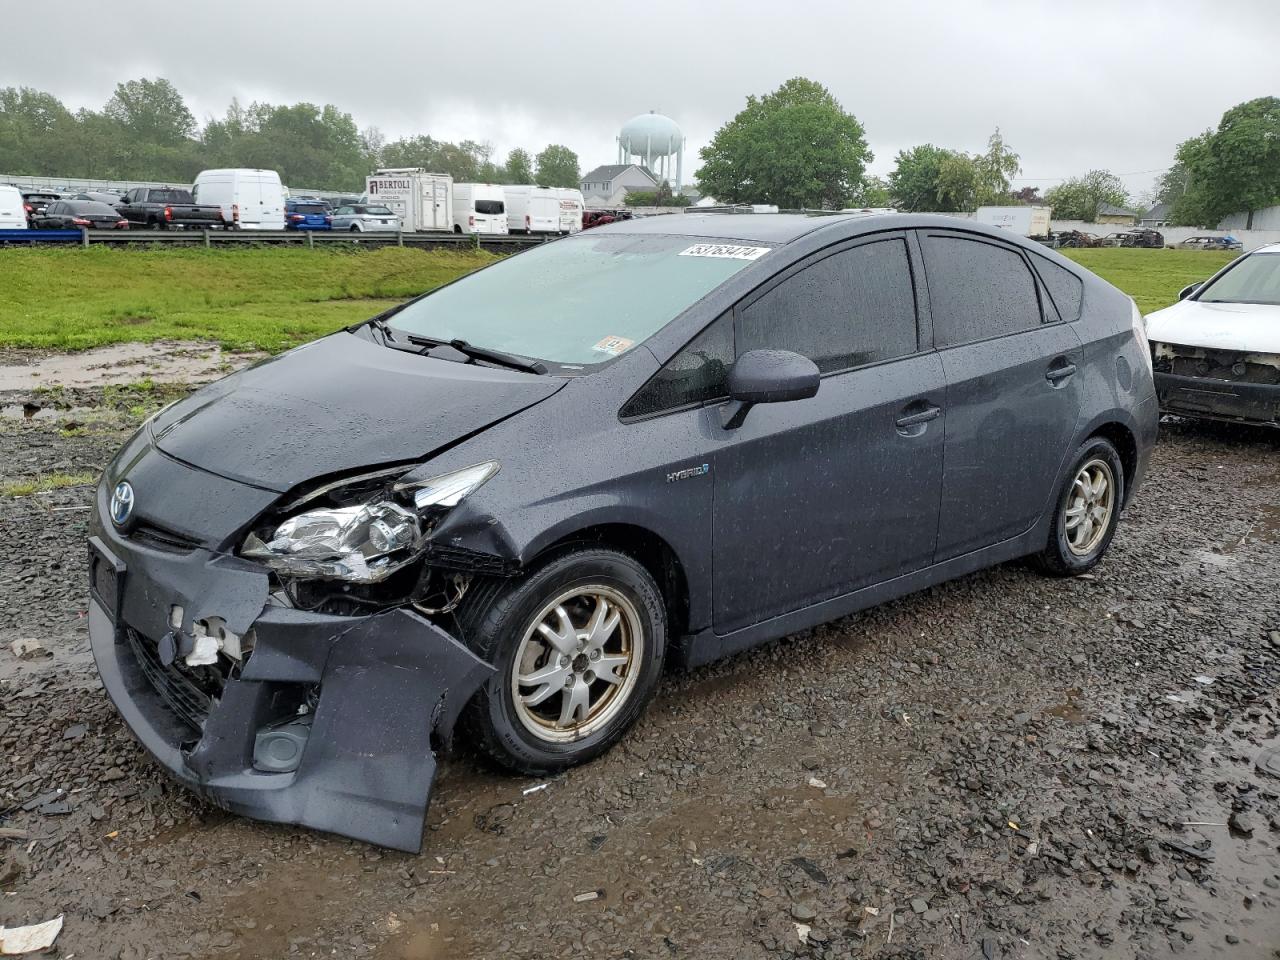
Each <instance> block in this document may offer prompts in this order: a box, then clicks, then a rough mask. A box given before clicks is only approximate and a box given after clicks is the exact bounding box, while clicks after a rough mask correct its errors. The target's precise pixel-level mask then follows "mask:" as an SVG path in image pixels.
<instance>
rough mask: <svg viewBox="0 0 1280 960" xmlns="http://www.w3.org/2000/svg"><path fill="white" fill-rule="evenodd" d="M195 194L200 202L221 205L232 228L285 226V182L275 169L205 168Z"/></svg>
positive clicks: (228, 224)
mask: <svg viewBox="0 0 1280 960" xmlns="http://www.w3.org/2000/svg"><path fill="white" fill-rule="evenodd" d="M191 195H192V197H193V198H194V199H195V201H196V203H199V204H201V205H213V206H217V207H218V208H219V209H220V210H221V211H222V220H223V222H224V223H226V225H227V227H228V228H229V229H232V230H283V229H284V201H285V194H284V185H283V184H282V183H281V182H280V174H278V173H277V172H276V171H274V170H256V169H249V168H239V167H233V168H227V169H222V170H201V171H200V172H199V173H198V174H197V175H196V182H195V184H194V185H193V186H192V188H191Z"/></svg>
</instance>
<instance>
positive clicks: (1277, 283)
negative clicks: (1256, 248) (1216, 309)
mask: <svg viewBox="0 0 1280 960" xmlns="http://www.w3.org/2000/svg"><path fill="white" fill-rule="evenodd" d="M1196 299H1197V300H1199V301H1201V302H1202V303H1267V304H1273V305H1280V253H1255V254H1253V256H1249V257H1245V258H1244V259H1243V260H1241V261H1240V262H1239V263H1237V264H1236V265H1235V266H1234V267H1232V268H1231V269H1230V270H1228V271H1227V272H1226V273H1224V274H1223V275H1222V276H1220V277H1219V278H1218V279H1217V280H1215V281H1213V283H1211V284H1209V285H1208V286H1206V287H1204V288H1203V289H1201V290H1200V295H1199V296H1198V297H1196Z"/></svg>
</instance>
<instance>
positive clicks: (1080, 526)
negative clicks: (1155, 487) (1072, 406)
mask: <svg viewBox="0 0 1280 960" xmlns="http://www.w3.org/2000/svg"><path fill="white" fill-rule="evenodd" d="M1073 463H1074V465H1073V466H1072V468H1071V470H1070V472H1069V473H1068V474H1067V479H1066V480H1065V482H1064V483H1063V487H1062V489H1061V490H1060V491H1059V493H1058V499H1057V501H1056V505H1055V507H1054V519H1053V527H1052V528H1051V529H1050V531H1049V542H1048V543H1047V544H1046V545H1045V548H1044V550H1042V551H1041V552H1040V553H1039V554H1037V555H1036V556H1035V558H1034V560H1035V563H1036V566H1037V567H1039V569H1040V570H1041V571H1042V572H1044V573H1047V574H1050V575H1052V576H1058V577H1070V576H1076V575H1078V574H1081V573H1085V572H1086V571H1088V570H1091V569H1093V567H1095V566H1097V564H1098V562H1099V561H1100V560H1101V559H1102V557H1103V555H1104V554H1105V553H1106V552H1107V548H1108V547H1109V546H1111V539H1112V537H1114V536H1115V532H1116V525H1117V524H1118V523H1119V521H1120V508H1121V505H1122V504H1123V503H1124V468H1123V466H1122V465H1121V463H1120V455H1119V454H1118V453H1117V452H1116V448H1115V447H1114V446H1112V445H1111V443H1110V441H1108V440H1105V439H1103V438H1102V437H1094V438H1092V439H1090V440H1088V441H1086V442H1085V444H1084V445H1083V446H1082V447H1081V448H1080V450H1079V452H1078V453H1077V454H1076V457H1075V459H1074V461H1073Z"/></svg>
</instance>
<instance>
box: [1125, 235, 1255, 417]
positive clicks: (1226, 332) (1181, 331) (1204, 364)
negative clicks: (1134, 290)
mask: <svg viewBox="0 0 1280 960" xmlns="http://www.w3.org/2000/svg"><path fill="white" fill-rule="evenodd" d="M1147 334H1148V336H1149V337H1150V339H1151V350H1152V354H1153V357H1154V361H1155V378H1156V389H1157V390H1158V391H1159V395H1160V408H1161V409H1162V410H1163V411H1165V412H1166V413H1176V414H1178V415H1180V416H1187V417H1202V418H1208V419H1215V420H1243V421H1250V422H1254V423H1265V424H1271V425H1280V243H1273V244H1270V245H1268V246H1265V247H1259V248H1258V249H1257V250H1254V251H1253V252H1252V253H1250V254H1247V255H1245V256H1243V257H1238V258H1236V259H1235V260H1233V261H1231V263H1229V264H1227V265H1226V266H1225V267H1223V268H1222V269H1221V270H1219V271H1218V272H1217V273H1216V274H1214V275H1213V276H1212V277H1210V278H1209V279H1208V280H1206V281H1204V282H1203V283H1193V284H1190V285H1189V286H1186V287H1184V288H1183V289H1182V291H1181V293H1179V294H1178V302H1177V303H1175V304H1174V305H1173V306H1171V307H1166V308H1165V309H1164V310H1157V311H1156V312H1155V313H1153V314H1151V315H1150V316H1148V317H1147Z"/></svg>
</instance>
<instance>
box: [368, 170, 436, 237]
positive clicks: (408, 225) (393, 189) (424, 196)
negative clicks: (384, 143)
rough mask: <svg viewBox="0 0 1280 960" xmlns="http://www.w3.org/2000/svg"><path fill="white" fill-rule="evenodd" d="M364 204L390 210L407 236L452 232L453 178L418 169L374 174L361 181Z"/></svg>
mask: <svg viewBox="0 0 1280 960" xmlns="http://www.w3.org/2000/svg"><path fill="white" fill-rule="evenodd" d="M364 195H365V201H366V202H368V203H376V204H379V205H381V206H385V207H390V208H391V211H392V212H393V213H394V214H395V215H396V216H398V217H399V218H400V223H401V224H402V227H401V229H403V230H404V231H405V232H406V233H414V232H417V231H420V230H452V229H453V177H451V176H449V174H447V173H431V172H430V171H429V170H423V169H422V168H420V167H395V168H391V169H387V170H375V171H374V172H373V173H372V174H371V175H370V176H368V177H366V178H365V181H364Z"/></svg>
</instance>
